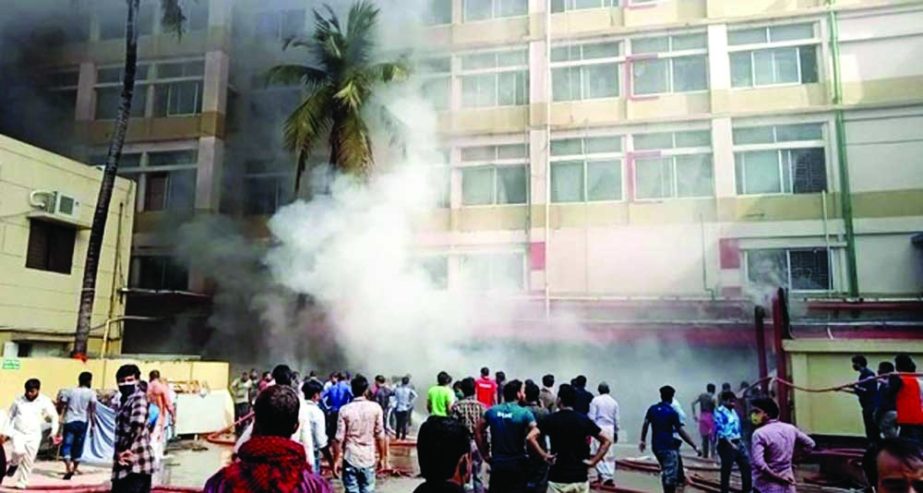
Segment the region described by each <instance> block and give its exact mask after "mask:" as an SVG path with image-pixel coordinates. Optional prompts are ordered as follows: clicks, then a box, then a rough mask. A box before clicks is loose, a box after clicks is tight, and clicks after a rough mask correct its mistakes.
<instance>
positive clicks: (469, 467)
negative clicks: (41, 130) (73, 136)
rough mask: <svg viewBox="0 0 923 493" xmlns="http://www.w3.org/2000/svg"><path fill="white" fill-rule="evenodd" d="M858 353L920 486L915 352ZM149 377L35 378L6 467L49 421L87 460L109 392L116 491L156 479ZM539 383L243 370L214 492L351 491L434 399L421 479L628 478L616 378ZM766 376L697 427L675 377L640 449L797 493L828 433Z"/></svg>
mask: <svg viewBox="0 0 923 493" xmlns="http://www.w3.org/2000/svg"><path fill="white" fill-rule="evenodd" d="M852 363H853V369H854V370H855V371H857V372H858V373H859V379H858V381H857V382H856V383H855V384H854V385H851V386H849V387H846V388H844V389H843V390H844V391H847V392H851V393H854V394H856V395H857V396H858V399H859V403H860V407H861V409H862V417H863V423H864V424H865V427H866V433H867V438H868V442H869V445H870V446H869V449H868V454H867V456H866V460H865V461H864V463H865V466H866V474H867V476H868V479H869V482H870V484H872V485H878V486H879V491H883V492H898V491H900V492H910V491H921V490H920V486H921V485H923V449H921V437H923V434H921V430H923V394H921V386H920V382H919V379H918V378H917V377H916V376H915V375H914V373H915V371H916V367H915V365H914V362H913V360H912V359H911V358H910V357H909V356H907V355H903V354H902V355H898V356H897V357H896V358H895V361H894V363H893V364H891V362H882V363H881V364H879V368H878V374H877V375H876V374H875V373H873V372H871V371H870V370H869V369H868V362H867V360H866V358H865V357H863V356H861V355H856V356H855V357H853V358H852ZM895 370H896V371H897V372H898V373H894V371H895ZM148 376H149V379H148V380H147V381H143V380H142V378H141V371H140V369H139V368H138V367H137V366H135V365H123V366H122V367H120V368H119V369H118V371H117V373H116V384H117V386H118V392H117V393H116V394H114V395H112V396H108V397H106V398H102V399H100V398H98V396H97V393H96V392H95V391H94V390H93V389H92V384H93V376H92V374H90V373H88V372H83V373H81V374H80V375H79V377H78V382H77V384H78V385H77V386H76V387H74V388H71V389H65V390H62V391H61V392H60V393H59V395H58V397H57V399H56V401H53V400H52V399H51V398H49V397H47V396H45V395H43V394H42V393H41V382H39V381H38V380H37V379H29V380H27V381H26V382H25V385H24V393H23V395H22V396H20V397H19V398H17V399H16V400H15V402H14V403H13V405H12V406H11V408H10V412H9V415H8V416H7V421H8V422H6V423H2V422H0V442H6V441H10V442H11V443H10V450H11V457H10V461H9V466H8V467H7V463H6V462H7V461H6V456H5V454H4V452H3V447H0V471H4V470H5V471H6V474H5V475H6V476H14V477H15V478H14V482H15V486H16V487H17V488H26V487H27V486H28V483H29V478H30V474H31V472H32V470H33V466H34V463H35V458H36V455H37V453H38V449H39V446H40V444H41V442H42V436H43V428H45V427H48V426H50V428H51V430H52V432H51V436H52V439H53V441H54V443H55V444H60V445H61V449H60V456H61V458H62V459H63V460H64V464H65V476H64V478H65V479H69V478H71V477H72V476H73V475H74V474H78V473H79V472H78V471H79V464H80V462H81V457H82V453H83V448H84V439H85V437H86V435H87V430H88V428H92V427H93V426H94V423H96V422H97V420H96V419H95V414H96V413H98V412H100V409H101V408H100V406H106V407H109V408H111V409H112V410H113V411H114V413H115V431H114V436H113V437H112V439H113V444H114V447H113V448H114V450H113V466H112V491H114V492H131V493H134V492H148V491H150V490H151V486H152V479H153V476H154V474H155V473H156V472H157V471H158V470H159V469H160V467H161V464H162V461H163V457H164V444H165V442H166V435H167V431H166V428H167V426H168V424H169V423H170V422H172V421H174V420H175V395H173V392H172V390H171V388H170V386H169V385H167V383H166V382H165V381H164V379H162V378H161V376H160V373H159V372H158V371H156V370H155V371H152V372H150V374H149V375H148ZM539 382H540V383H537V382H536V381H533V380H531V379H525V380H519V379H512V380H507V378H506V375H505V374H504V373H503V372H496V373H494V374H493V375H491V371H490V369H488V368H481V370H480V372H479V376H478V378H475V377H473V376H468V377H465V378H461V379H459V380H455V379H453V378H452V376H451V375H449V374H448V373H447V372H444V371H443V372H439V374H438V375H436V379H435V383H434V385H432V386H431V387H430V388H429V389H427V391H426V392H425V394H422V395H418V393H417V391H416V389H415V387H414V385H413V384H412V383H411V377H410V376H403V377H399V378H392V379H388V378H385V377H384V376H383V375H377V376H376V377H375V378H374V379H372V380H371V381H370V380H368V379H367V378H366V377H364V376H362V375H355V376H351V375H349V374H348V373H346V372H337V373H332V374H330V375H329V377H328V378H327V379H326V380H325V381H322V380H321V379H320V378H318V376H317V375H316V374H315V373H313V372H311V373H309V374H308V376H307V377H306V378H304V379H303V380H302V379H301V377H300V375H299V374H298V373H297V372H294V371H292V370H291V369H290V368H289V367H288V366H286V365H278V366H276V367H275V368H274V369H273V370H272V371H271V372H265V373H262V374H260V373H257V372H256V370H252V371H250V372H243V373H242V374H241V375H240V377H239V378H236V379H234V381H233V382H232V383H231V385H230V390H231V393H232V396H233V400H234V405H235V406H234V407H235V414H236V416H237V417H238V422H237V428H236V432H237V434H238V440H237V443H236V445H235V447H234V459H233V461H232V463H231V464H229V465H228V466H226V467H224V468H223V469H221V470H220V471H218V472H217V473H216V474H215V475H214V476H212V477H211V478H210V479H209V480H208V481H207V483H206V484H205V489H204V491H205V492H206V493H231V492H254V493H260V492H280V491H283V492H302V493H315V492H318V493H329V492H332V491H333V489H332V483H331V482H330V481H329V480H327V479H325V477H324V476H322V475H321V474H320V473H321V472H322V470H323V469H327V470H328V471H329V472H330V473H331V475H332V477H333V478H334V481H339V482H341V483H342V487H343V489H344V490H345V491H346V492H347V493H373V492H374V491H375V487H376V475H377V474H378V473H381V472H383V471H388V470H390V466H389V439H391V440H397V441H398V442H401V441H405V440H406V439H407V437H408V434H409V430H410V428H411V426H412V419H413V410H414V409H415V408H417V407H418V406H417V402H416V401H417V399H418V398H419V397H424V398H425V408H426V410H427V412H428V414H429V416H428V417H427V419H426V421H425V422H423V423H422V424H420V425H419V427H418V428H419V431H418V433H417V442H416V445H417V451H418V460H419V464H420V470H421V475H422V478H423V480H424V482H423V484H421V485H420V486H419V487H417V488H416V490H415V493H437V492H454V493H458V492H462V491H474V492H476V493H479V492H484V491H487V492H490V493H546V492H551V493H583V492H587V493H588V492H589V491H590V488H591V483H590V478H591V476H595V480H596V481H597V482H598V484H599V485H601V486H612V485H614V481H615V458H614V454H613V453H612V445H613V444H615V443H617V442H618V441H619V435H620V432H622V423H621V415H620V406H619V402H618V401H617V400H616V398H615V397H614V395H613V393H612V389H611V388H610V386H609V385H608V384H606V383H605V382H601V383H599V384H598V385H597V386H596V388H595V390H596V393H595V394H594V393H593V392H591V391H590V390H588V389H587V385H588V380H587V378H586V377H585V376H583V375H579V376H577V377H575V378H573V379H571V380H570V381H569V382H568V383H563V384H560V385H557V381H556V378H555V376H554V375H551V374H548V375H544V376H542V377H541V379H540V380H539ZM767 390H768V389H767V388H766V386H764V385H754V386H751V385H748V384H747V383H746V382H742V383H741V385H740V388H739V389H738V391H737V392H736V393H735V392H734V391H733V390H732V389H731V385H730V384H728V383H725V384H723V385H722V387H721V391H720V392H718V390H717V387H716V386H715V385H714V384H708V385H706V386H705V392H703V393H702V394H700V395H699V396H698V397H697V398H696V399H695V400H694V401H693V402H692V403H691V406H690V407H691V411H692V417H693V421H694V422H695V423H696V424H697V428H698V437H697V438H698V439H697V440H696V439H693V436H692V435H691V434H690V433H689V431H688V430H687V427H686V425H687V415H686V413H685V411H684V409H683V406H682V405H681V404H680V403H679V401H678V400H677V399H676V393H677V392H676V390H675V389H674V388H673V387H672V386H669V385H665V386H663V387H661V388H660V389H659V398H658V399H657V400H656V402H654V403H653V404H652V405H651V406H650V407H649V408H648V409H647V411H646V413H645V414H644V420H643V424H642V426H641V428H640V442H639V443H638V449H639V450H640V451H641V452H642V453H644V452H646V451H647V450H648V449H650V451H651V452H652V453H653V456H654V458H656V461H657V462H658V464H659V466H660V477H661V484H662V489H663V491H664V492H668V493H669V492H673V491H676V489H677V488H678V487H680V486H681V485H683V484H684V483H685V476H684V465H683V454H682V453H681V450H680V449H681V447H682V445H683V444H684V443H685V444H687V445H688V446H689V447H690V448H691V449H692V450H693V451H694V452H695V453H696V454H698V456H699V457H701V458H703V459H710V458H711V457H714V456H717V459H718V462H719V464H720V489H721V491H722V492H728V491H730V488H731V477H732V471H733V469H734V468H735V467H736V469H737V472H738V475H739V483H740V484H739V486H738V489H739V490H741V491H743V492H745V493H746V492H750V491H755V492H759V493H791V492H794V491H796V490H795V485H796V478H795V473H794V468H793V461H794V458H795V456H796V453H797V452H798V451H810V450H811V449H813V448H814V447H815V443H814V441H813V440H812V439H811V438H810V437H808V436H807V435H806V434H804V433H803V432H801V431H800V430H799V429H798V428H796V427H795V426H793V425H791V424H788V423H784V422H782V421H780V415H781V410H780V408H779V406H778V404H777V403H776V401H775V400H774V399H773V398H772V395H771V393H769V392H767ZM251 418H252V419H251ZM62 424H63V426H62ZM648 439H650V440H648ZM404 444H405V445H408V444H410V442H405V443H404ZM687 460H688V458H687ZM488 470H489V474H487V472H488ZM593 471H595V475H594V474H592V472H593ZM0 477H2V476H0ZM914 488H915V489H914Z"/></svg>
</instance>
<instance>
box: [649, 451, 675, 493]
mask: <svg viewBox="0 0 923 493" xmlns="http://www.w3.org/2000/svg"><path fill="white" fill-rule="evenodd" d="M654 456H655V457H657V462H658V463H659V464H660V483H661V484H662V485H663V491H665V492H668V493H669V492H673V491H676V486H677V485H678V484H679V468H680V465H679V450H677V449H662V450H655V451H654Z"/></svg>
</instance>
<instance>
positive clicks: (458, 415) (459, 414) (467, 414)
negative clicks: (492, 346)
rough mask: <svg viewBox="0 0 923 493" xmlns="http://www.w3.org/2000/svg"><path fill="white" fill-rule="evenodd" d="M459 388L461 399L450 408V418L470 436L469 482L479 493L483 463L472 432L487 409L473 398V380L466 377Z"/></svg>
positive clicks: (482, 485) (474, 385)
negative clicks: (463, 426) (459, 424)
mask: <svg viewBox="0 0 923 493" xmlns="http://www.w3.org/2000/svg"><path fill="white" fill-rule="evenodd" d="M460 387H461V391H462V395H463V398H462V400H460V401H458V402H456V403H455V404H454V405H453V406H452V411H451V416H452V417H453V418H455V419H457V420H459V421H461V422H462V424H464V425H465V428H467V429H468V433H469V434H470V435H469V436H470V437H471V452H472V466H471V469H472V470H471V482H472V487H473V488H474V492H475V493H481V492H483V491H484V483H483V482H482V480H481V467H482V466H483V463H484V461H483V460H481V454H480V452H478V447H477V445H476V444H475V443H474V430H475V428H476V427H477V425H478V421H480V420H481V418H483V417H484V411H486V410H487V408H486V407H484V404H481V402H480V401H478V400H477V398H476V396H475V393H476V392H475V390H476V388H477V386H476V384H475V381H474V378H472V377H468V378H466V379H464V380H462V381H461V384H460Z"/></svg>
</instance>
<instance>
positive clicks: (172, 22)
mask: <svg viewBox="0 0 923 493" xmlns="http://www.w3.org/2000/svg"><path fill="white" fill-rule="evenodd" d="M179 2H180V0H160V9H161V13H162V16H161V24H162V25H163V27H164V28H165V29H166V30H167V31H172V32H175V33H176V35H177V36H178V37H182V34H183V22H184V21H185V20H186V16H185V15H183V9H182V7H181V6H180V4H179ZM125 3H126V4H127V5H128V15H127V16H126V19H125V66H124V69H123V73H122V94H121V96H120V99H119V110H118V113H116V116H115V131H114V132H113V133H112V138H111V139H110V140H109V150H108V153H107V155H106V167H105V169H104V170H103V181H102V184H101V185H100V187H99V195H98V196H97V198H96V210H95V211H94V212H93V226H92V228H91V229H90V240H89V243H88V245H87V258H86V263H85V264H84V268H83V288H82V290H81V292H80V306H79V311H78V313H77V330H76V333H75V335H74V350H73V352H72V353H71V354H72V356H73V357H75V358H79V359H84V358H86V353H87V342H88V340H89V338H90V323H91V317H92V315H93V301H94V298H95V297H96V274H97V271H98V270H99V252H100V249H101V248H102V243H103V235H104V234H105V232H106V219H107V218H108V216H109V202H110V201H111V200H112V188H113V185H114V184H115V177H116V173H117V172H118V169H119V160H120V159H121V157H122V147H123V146H124V144H125V133H126V132H127V130H128V118H129V115H130V114H131V98H132V95H133V94H134V92H135V72H136V69H137V67H138V10H139V4H140V0H125Z"/></svg>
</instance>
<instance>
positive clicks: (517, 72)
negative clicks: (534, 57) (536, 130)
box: [462, 50, 529, 108]
mask: <svg viewBox="0 0 923 493" xmlns="http://www.w3.org/2000/svg"><path fill="white" fill-rule="evenodd" d="M462 70H463V72H462V106H464V107H468V108H478V107H488V106H513V105H523V104H528V102H529V71H528V54H527V52H526V50H513V51H502V52H487V53H475V54H469V55H465V56H463V57H462Z"/></svg>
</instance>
